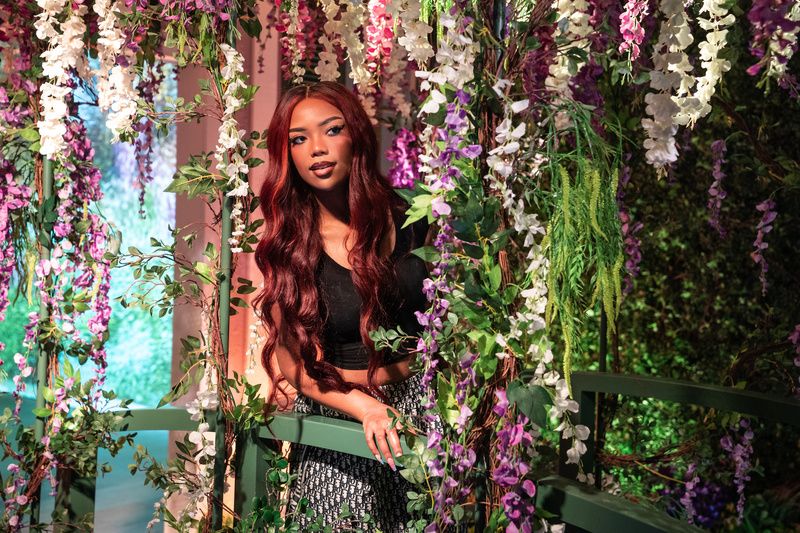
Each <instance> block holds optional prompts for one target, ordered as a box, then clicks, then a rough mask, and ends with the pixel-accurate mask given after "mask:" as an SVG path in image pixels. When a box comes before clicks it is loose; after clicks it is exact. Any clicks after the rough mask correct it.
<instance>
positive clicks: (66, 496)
mask: <svg viewBox="0 0 800 533" xmlns="http://www.w3.org/2000/svg"><path fill="white" fill-rule="evenodd" d="M58 478H59V479H58V491H57V493H56V502H55V512H54V513H53V514H54V516H56V519H55V524H54V527H53V531H54V532H55V533H67V532H73V531H87V530H88V531H92V530H93V529H94V504H95V493H96V488H97V479H96V477H91V478H74V477H73V472H72V470H68V469H63V470H62V469H59V472H58ZM87 517H90V518H88V519H87ZM78 520H83V522H82V523H81V524H80V527H78V526H77V525H76V522H77V521H78ZM87 528H88V529H87Z"/></svg>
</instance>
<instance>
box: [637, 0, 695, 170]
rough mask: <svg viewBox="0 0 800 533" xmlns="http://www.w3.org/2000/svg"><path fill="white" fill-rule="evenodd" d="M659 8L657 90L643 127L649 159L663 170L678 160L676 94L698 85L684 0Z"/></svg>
mask: <svg viewBox="0 0 800 533" xmlns="http://www.w3.org/2000/svg"><path fill="white" fill-rule="evenodd" d="M659 11H661V13H662V14H663V16H664V20H663V21H662V22H661V28H660V30H659V35H658V42H657V43H656V45H655V47H654V50H653V70H652V71H651V72H650V88H651V89H652V90H653V91H655V92H650V93H647V94H646V95H645V97H644V101H645V103H646V104H647V107H646V108H645V111H646V112H647V114H648V115H649V116H650V117H652V118H645V119H642V128H644V130H645V131H646V132H647V136H648V138H647V139H645V141H644V147H645V148H646V149H647V154H646V157H647V162H648V163H650V164H651V165H653V166H654V167H655V168H656V169H658V170H659V171H662V172H663V171H664V169H665V168H666V167H667V166H668V165H670V164H671V163H674V162H675V161H676V160H677V159H678V149H677V146H676V145H675V133H677V131H678V127H677V125H676V124H675V117H676V116H677V114H678V113H679V112H680V107H679V106H678V104H677V103H676V101H675V99H674V98H673V96H683V95H686V94H688V93H689V90H690V89H691V87H692V86H693V85H694V78H693V77H692V76H691V75H690V74H689V73H690V72H691V70H692V65H691V64H690V63H689V58H688V56H687V55H686V52H685V50H686V48H688V47H689V45H690V44H692V42H693V41H694V38H693V37H692V34H691V31H690V29H689V21H688V18H687V15H686V10H685V9H684V6H683V2H682V1H681V0H665V1H663V2H661V3H660V4H659ZM673 92H675V94H674V95H673Z"/></svg>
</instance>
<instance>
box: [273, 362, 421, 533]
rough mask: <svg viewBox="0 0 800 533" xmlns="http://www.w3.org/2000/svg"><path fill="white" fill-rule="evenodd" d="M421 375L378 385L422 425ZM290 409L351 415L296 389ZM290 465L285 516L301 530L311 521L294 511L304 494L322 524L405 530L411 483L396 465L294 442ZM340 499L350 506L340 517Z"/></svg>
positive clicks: (336, 527) (350, 528) (345, 528)
mask: <svg viewBox="0 0 800 533" xmlns="http://www.w3.org/2000/svg"><path fill="white" fill-rule="evenodd" d="M421 377H422V374H421V373H420V374H415V375H414V376H412V377H410V378H408V379H407V380H405V381H401V382H398V383H391V384H388V385H384V386H382V387H381V391H382V392H383V393H384V394H385V395H386V397H387V399H388V401H389V404H390V405H392V406H393V407H394V408H395V409H397V410H398V411H400V412H401V413H403V414H405V415H407V416H409V417H410V418H411V421H412V422H413V424H414V426H416V427H417V428H420V429H422V430H423V431H427V427H426V425H425V423H424V419H423V416H422V415H423V414H424V410H423V408H422V402H423V394H424V393H423V389H422V385H421ZM294 411H295V412H296V413H306V414H318V415H322V416H327V417H332V418H339V419H343V420H353V419H352V418H350V417H348V416H345V415H343V414H341V413H339V412H337V411H334V410H333V409H329V408H327V407H325V406H323V405H320V404H319V403H317V402H314V401H313V400H311V399H309V398H307V397H305V396H303V395H300V394H298V395H297V398H296V399H295V403H294ZM289 465H290V466H289V468H290V470H291V472H292V473H294V474H297V478H296V479H295V480H294V482H293V484H292V487H291V489H290V491H291V493H290V501H289V509H288V510H287V516H290V515H292V514H294V517H295V520H296V521H298V522H299V523H300V526H301V528H300V529H301V531H306V530H307V529H306V527H307V525H308V524H309V523H311V522H313V521H314V519H313V516H312V517H310V518H309V517H305V516H303V513H301V512H297V511H298V504H299V502H300V499H301V498H305V499H306V500H308V508H309V509H312V510H313V511H314V516H317V517H321V518H322V522H323V525H326V526H330V527H331V528H332V529H333V531H353V530H361V531H374V530H376V529H379V530H380V531H383V532H387V533H389V532H396V531H407V529H406V523H407V522H408V521H409V519H410V515H409V514H408V512H407V511H406V493H407V492H408V491H410V490H413V487H412V485H411V484H410V483H409V482H408V481H406V480H405V479H403V477H402V476H400V474H399V468H398V472H392V470H391V469H390V468H389V466H388V465H386V464H381V463H380V462H378V461H375V460H374V459H366V458H363V457H356V456H353V455H348V454H346V453H341V452H336V451H332V450H324V449H322V448H316V447H314V446H303V445H299V444H295V445H293V446H292V451H291V453H290V455H289ZM344 505H346V506H347V507H348V508H349V510H350V517H348V518H346V519H341V518H339V515H340V514H341V510H342V508H343V506H344ZM295 513H296V514H295ZM365 514H369V516H370V517H371V519H372V521H373V522H372V523H370V524H364V523H363V522H362V517H363V516H364V515H365Z"/></svg>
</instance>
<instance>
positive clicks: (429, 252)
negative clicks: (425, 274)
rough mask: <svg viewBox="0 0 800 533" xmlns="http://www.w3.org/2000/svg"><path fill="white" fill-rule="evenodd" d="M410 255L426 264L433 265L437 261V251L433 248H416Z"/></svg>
mask: <svg viewBox="0 0 800 533" xmlns="http://www.w3.org/2000/svg"><path fill="white" fill-rule="evenodd" d="M411 253H412V254H414V255H416V256H417V257H419V258H420V259H422V260H423V261H425V262H426V263H435V262H437V261H439V256H440V254H439V251H438V250H437V249H436V248H434V247H433V246H423V247H421V248H416V249H414V250H412V251H411Z"/></svg>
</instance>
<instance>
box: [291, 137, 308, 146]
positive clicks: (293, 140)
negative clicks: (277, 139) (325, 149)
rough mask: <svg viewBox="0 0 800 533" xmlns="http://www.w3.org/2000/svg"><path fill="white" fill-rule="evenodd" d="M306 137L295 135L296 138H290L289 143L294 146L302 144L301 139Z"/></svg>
mask: <svg viewBox="0 0 800 533" xmlns="http://www.w3.org/2000/svg"><path fill="white" fill-rule="evenodd" d="M304 138H305V137H300V136H298V137H295V138H294V139H289V144H291V145H292V146H295V145H297V144H300V141H302V140H303V139H304Z"/></svg>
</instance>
